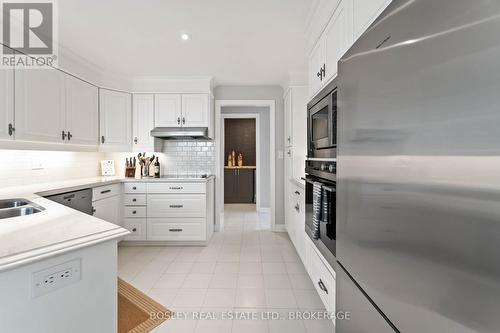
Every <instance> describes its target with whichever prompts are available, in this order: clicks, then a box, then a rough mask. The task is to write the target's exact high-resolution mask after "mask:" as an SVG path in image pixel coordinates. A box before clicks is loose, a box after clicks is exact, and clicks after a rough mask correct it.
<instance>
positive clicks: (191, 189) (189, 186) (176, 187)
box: [147, 183, 206, 194]
mask: <svg viewBox="0 0 500 333" xmlns="http://www.w3.org/2000/svg"><path fill="white" fill-rule="evenodd" d="M147 189H148V193H183V194H184V193H186V194H191V193H205V192H206V184H205V183H152V184H147Z"/></svg>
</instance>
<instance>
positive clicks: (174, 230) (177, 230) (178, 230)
mask: <svg viewBox="0 0 500 333" xmlns="http://www.w3.org/2000/svg"><path fill="white" fill-rule="evenodd" d="M168 231H171V232H181V231H182V229H168Z"/></svg>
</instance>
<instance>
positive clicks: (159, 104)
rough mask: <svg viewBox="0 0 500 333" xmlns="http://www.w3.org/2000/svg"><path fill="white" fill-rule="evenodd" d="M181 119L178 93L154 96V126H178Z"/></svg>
mask: <svg viewBox="0 0 500 333" xmlns="http://www.w3.org/2000/svg"><path fill="white" fill-rule="evenodd" d="M181 119H182V112H181V95H180V94H157V95H156V96H155V127H180V126H181Z"/></svg>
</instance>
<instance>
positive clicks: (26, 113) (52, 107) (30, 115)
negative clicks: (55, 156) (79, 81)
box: [15, 69, 66, 143]
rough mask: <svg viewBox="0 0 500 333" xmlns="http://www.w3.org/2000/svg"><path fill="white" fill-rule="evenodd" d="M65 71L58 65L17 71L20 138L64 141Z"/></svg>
mask: <svg viewBox="0 0 500 333" xmlns="http://www.w3.org/2000/svg"><path fill="white" fill-rule="evenodd" d="M64 75H65V74H64V73H63V72H60V71H58V70H55V69H37V70H33V69H19V70H16V71H15V119H16V139H17V140H25V141H39V142H58V143H63V142H64V141H63V138H62V135H61V134H62V131H63V130H65V122H66V120H65V105H64V104H65V89H64Z"/></svg>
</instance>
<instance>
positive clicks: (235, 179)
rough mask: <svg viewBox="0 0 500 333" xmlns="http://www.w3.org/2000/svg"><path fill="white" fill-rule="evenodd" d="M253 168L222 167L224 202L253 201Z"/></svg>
mask: <svg viewBox="0 0 500 333" xmlns="http://www.w3.org/2000/svg"><path fill="white" fill-rule="evenodd" d="M254 197H255V169H240V168H225V169H224V202H225V203H254Z"/></svg>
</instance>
